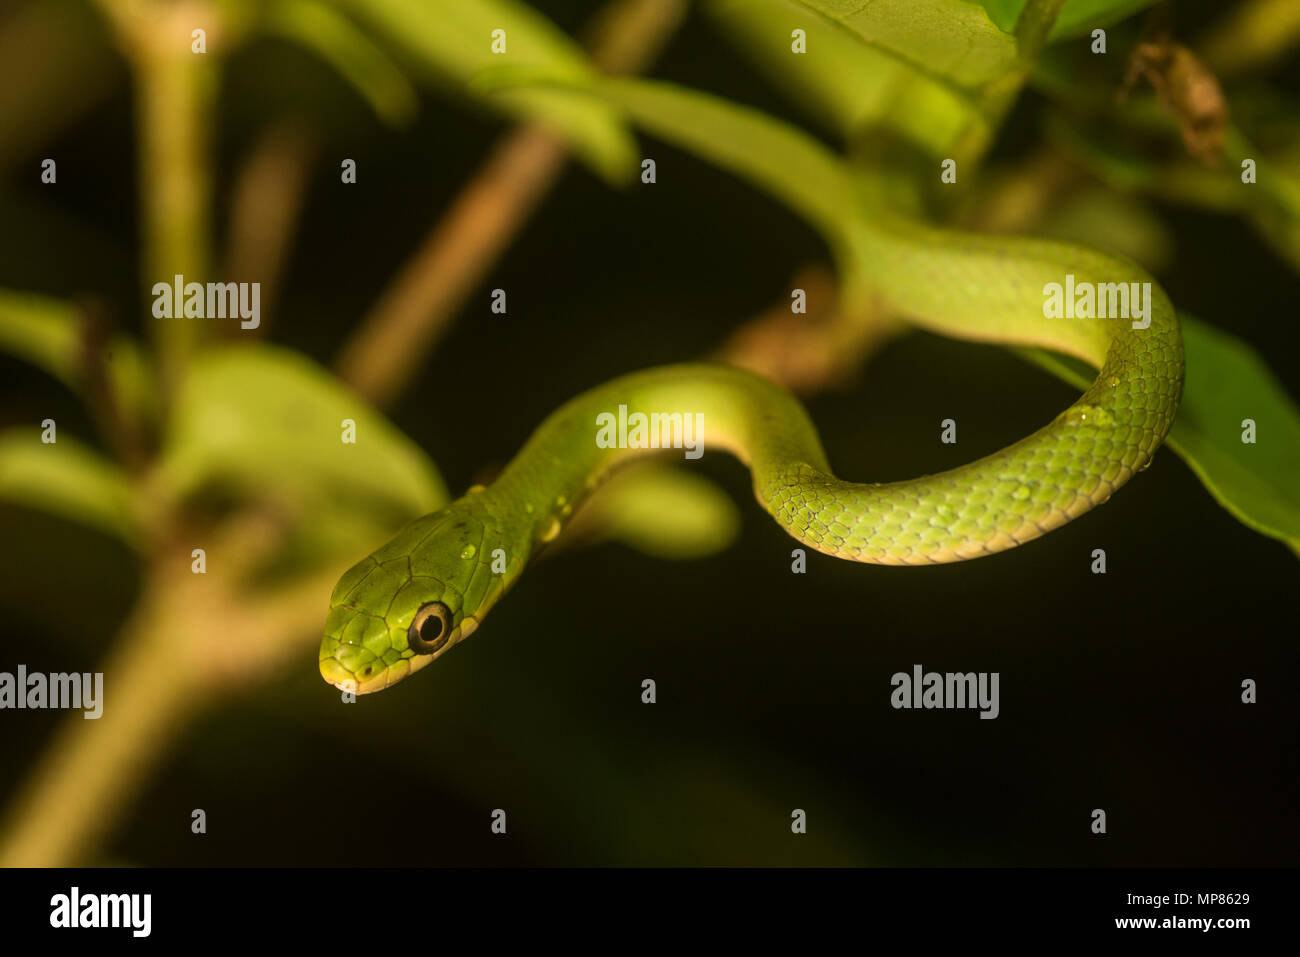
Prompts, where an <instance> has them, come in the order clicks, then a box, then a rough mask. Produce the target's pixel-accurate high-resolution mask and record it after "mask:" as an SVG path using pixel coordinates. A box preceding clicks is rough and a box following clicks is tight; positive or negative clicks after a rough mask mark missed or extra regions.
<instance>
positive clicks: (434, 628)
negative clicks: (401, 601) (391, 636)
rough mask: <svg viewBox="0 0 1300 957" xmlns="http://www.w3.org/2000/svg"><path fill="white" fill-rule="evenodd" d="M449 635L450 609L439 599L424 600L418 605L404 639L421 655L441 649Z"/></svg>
mask: <svg viewBox="0 0 1300 957" xmlns="http://www.w3.org/2000/svg"><path fill="white" fill-rule="evenodd" d="M450 636H451V609H450V608H448V607H447V606H446V605H444V604H443V603H442V602H440V601H431V602H426V603H425V604H423V605H421V606H420V610H419V611H417V612H416V613H415V618H414V619H412V621H411V627H410V628H408V629H407V630H406V640H407V643H408V644H409V645H410V646H411V648H412V649H413V650H414V651H415V652H416V653H417V654H421V655H431V654H433V653H434V652H435V651H441V650H442V647H443V646H444V645H446V644H447V639H448V638H449V637H450Z"/></svg>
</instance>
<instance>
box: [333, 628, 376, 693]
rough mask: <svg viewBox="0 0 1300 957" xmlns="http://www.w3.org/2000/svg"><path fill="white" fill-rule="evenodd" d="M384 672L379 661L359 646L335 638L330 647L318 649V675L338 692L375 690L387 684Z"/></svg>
mask: <svg viewBox="0 0 1300 957" xmlns="http://www.w3.org/2000/svg"><path fill="white" fill-rule="evenodd" d="M327 644H328V643H327ZM387 671H388V668H387V666H386V665H385V664H384V662H383V661H382V660H380V659H379V658H376V657H375V655H374V654H373V653H372V652H370V651H368V650H367V649H365V648H363V647H361V646H360V645H354V644H352V643H351V642H347V641H338V642H334V643H333V647H332V648H331V647H322V648H321V654H320V673H321V677H322V678H324V679H325V680H326V681H328V682H329V683H330V684H332V685H333V686H334V687H336V688H338V689H339V690H340V691H350V692H352V693H353V694H365V693H366V692H369V691H378V690H380V689H381V688H384V687H386V686H387V685H388V684H389V681H388V677H387V674H386V672H387Z"/></svg>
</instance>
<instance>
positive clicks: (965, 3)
mask: <svg viewBox="0 0 1300 957" xmlns="http://www.w3.org/2000/svg"><path fill="white" fill-rule="evenodd" d="M799 2H800V4H801V5H802V6H804V7H806V8H808V9H809V10H812V11H816V12H817V13H820V14H823V15H824V16H827V17H829V18H830V19H832V20H834V21H835V22H836V23H839V24H840V25H841V26H843V27H845V28H846V29H848V30H850V31H851V32H853V33H855V34H857V35H858V36H859V37H861V38H862V39H863V40H864V41H866V42H867V43H870V44H872V45H873V46H877V47H880V48H881V49H884V50H888V51H889V52H891V53H893V54H895V55H896V56H899V57H902V58H903V59H904V60H906V61H908V62H909V63H911V64H912V65H913V66H915V67H917V68H918V69H922V70H925V71H928V72H930V73H933V74H935V75H937V76H941V77H944V78H946V79H949V80H951V81H952V82H954V83H957V84H958V85H960V86H964V87H968V88H970V87H976V86H982V85H983V84H985V83H988V82H990V81H992V80H996V79H998V78H999V77H1001V76H1003V75H1004V74H1006V73H1008V72H1009V71H1010V70H1011V69H1012V67H1013V66H1014V65H1015V63H1016V59H1017V52H1016V41H1015V38H1014V37H1012V36H1011V35H1010V34H1009V33H1007V32H1004V31H1002V30H1000V29H998V27H997V25H996V24H994V22H993V21H992V20H990V19H989V15H988V13H987V12H986V11H985V9H984V8H983V7H981V6H980V5H979V4H978V3H974V2H971V0H872V2H864V0H799Z"/></svg>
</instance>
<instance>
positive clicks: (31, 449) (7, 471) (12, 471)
mask: <svg viewBox="0 0 1300 957" xmlns="http://www.w3.org/2000/svg"><path fill="white" fill-rule="evenodd" d="M0 498H3V499H5V500H7V501H9V502H13V503H14V504H16V505H23V506H25V507H27V508H35V509H39V510H41V511H44V512H49V513H51V514H53V515H58V516H60V517H61V518H66V519H70V520H71V521H74V522H80V523H81V524H83V525H89V526H92V527H94V528H98V529H100V530H101V531H104V532H107V533H109V534H110V535H114V536H116V537H118V538H120V539H122V540H123V541H124V542H126V543H127V544H128V545H132V546H134V545H137V544H138V543H139V537H140V536H139V532H140V530H139V527H138V525H137V511H136V507H135V498H134V495H133V493H132V488H131V483H130V481H129V480H128V479H127V477H126V475H125V474H124V473H123V472H122V471H121V470H120V469H118V468H117V466H115V465H113V464H112V463H111V462H110V461H108V460H107V459H105V458H104V457H103V456H101V455H99V453H97V452H95V451H94V450H93V449H90V448H88V447H87V446H85V445H82V444H81V443H80V442H78V441H77V440H76V439H73V438H70V437H68V436H60V437H59V438H58V441H57V442H53V443H49V444H46V443H44V442H42V441H41V429H40V428H38V427H34V426H23V427H18V428H13V429H8V430H6V431H5V432H4V433H3V434H0Z"/></svg>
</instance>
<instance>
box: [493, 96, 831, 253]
mask: <svg viewBox="0 0 1300 957" xmlns="http://www.w3.org/2000/svg"><path fill="white" fill-rule="evenodd" d="M482 79H483V80H484V81H490V82H485V83H484V87H485V89H486V88H489V86H490V88H492V89H494V90H501V91H502V92H509V91H510V89H511V88H512V87H511V85H512V84H516V83H529V84H553V83H564V82H565V80H564V79H563V78H562V77H555V76H552V75H549V74H543V75H528V74H526V73H517V72H513V71H512V72H510V73H506V72H503V71H495V72H494V73H493V74H489V75H485V76H484V77H483V78H482ZM577 87H578V89H581V90H584V91H587V92H589V93H591V94H594V95H596V96H598V97H601V98H603V99H605V100H607V101H609V102H610V103H613V104H616V105H617V106H618V107H620V108H621V109H623V110H625V111H626V112H627V114H628V115H629V116H631V117H632V118H633V119H634V120H635V121H636V122H637V123H638V124H639V125H640V126H642V127H643V128H644V129H646V130H647V131H649V132H650V133H653V134H655V135H658V136H661V137H663V138H664V139H665V140H668V141H669V142H672V143H675V144H677V145H679V146H682V147H685V148H686V149H689V150H691V151H693V152H695V153H696V154H698V155H700V156H702V157H704V158H706V159H708V160H710V161H712V162H714V163H716V164H717V165H719V166H721V167H722V168H723V169H726V170H728V171H730V172H732V173H735V174H737V175H739V176H742V177H744V178H745V179H747V180H749V181H750V182H751V183H753V184H755V185H756V186H758V187H760V188H762V189H764V190H766V191H767V192H769V193H771V194H772V195H773V196H775V197H776V198H777V199H779V200H781V201H783V202H785V203H786V204H787V205H789V206H790V207H791V208H792V209H793V210H794V211H795V212H797V213H799V214H800V215H802V216H803V217H804V218H806V219H807V220H808V221H809V222H811V223H812V224H813V225H814V226H816V227H817V228H818V229H819V230H821V232H822V233H823V234H824V235H825V236H827V237H828V239H829V240H830V241H832V242H833V243H834V242H838V241H841V240H844V239H846V237H847V235H848V232H847V228H846V224H845V223H844V220H845V211H846V210H848V209H851V208H852V206H853V203H854V190H853V185H852V182H851V180H850V178H849V176H848V174H847V172H846V170H845V167H844V164H843V162H842V161H841V160H840V158H839V157H838V156H836V155H835V154H834V153H832V152H831V151H830V150H828V149H827V148H826V147H825V146H823V145H822V144H820V143H818V142H817V141H816V140H815V139H813V138H812V137H811V136H809V135H808V134H806V133H804V132H803V131H801V130H799V129H797V128H796V127H793V126H790V125H789V124H787V123H783V122H782V121H780V120H777V119H774V118H773V117H771V116H769V115H768V114H766V113H763V112H761V111H759V110H755V109H751V108H749V107H746V106H740V105H738V104H735V103H732V102H730V101H729V100H724V99H721V98H720V97H716V96H712V95H711V94H708V93H701V92H699V91H697V90H691V89H688V88H686V87H681V86H676V85H674V84H671V83H662V82H656V81H652V80H638V79H622V78H615V77H605V78H601V79H597V80H590V81H587V82H585V83H581V84H578V85H577Z"/></svg>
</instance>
